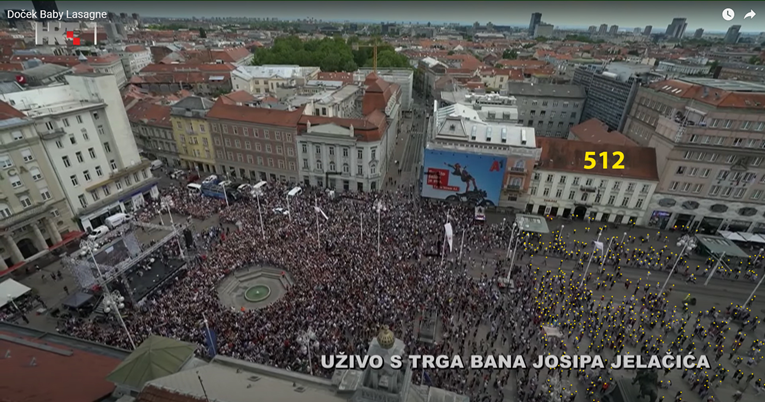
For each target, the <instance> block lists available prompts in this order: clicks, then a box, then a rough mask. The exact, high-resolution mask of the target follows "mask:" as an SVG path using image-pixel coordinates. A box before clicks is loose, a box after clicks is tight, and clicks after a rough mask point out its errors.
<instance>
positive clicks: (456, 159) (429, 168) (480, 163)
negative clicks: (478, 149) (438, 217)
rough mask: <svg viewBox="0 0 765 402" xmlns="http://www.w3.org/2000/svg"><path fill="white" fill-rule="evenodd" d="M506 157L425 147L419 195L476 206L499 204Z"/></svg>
mask: <svg viewBox="0 0 765 402" xmlns="http://www.w3.org/2000/svg"><path fill="white" fill-rule="evenodd" d="M505 162H506V159H505V158H503V157H499V156H489V155H478V154H471V153H467V152H453V151H441V150H433V149H426V150H425V160H424V164H423V171H424V173H425V183H424V184H423V186H422V196H423V197H428V198H438V199H442V200H448V201H460V202H464V203H468V204H474V205H480V206H492V205H497V204H499V195H500V192H501V191H502V182H503V180H504V176H505Z"/></svg>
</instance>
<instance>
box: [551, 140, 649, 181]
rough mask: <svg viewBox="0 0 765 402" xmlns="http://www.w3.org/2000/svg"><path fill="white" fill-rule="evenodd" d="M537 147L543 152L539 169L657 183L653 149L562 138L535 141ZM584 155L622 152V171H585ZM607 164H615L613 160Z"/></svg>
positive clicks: (597, 169)
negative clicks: (588, 153) (587, 153)
mask: <svg viewBox="0 0 765 402" xmlns="http://www.w3.org/2000/svg"><path fill="white" fill-rule="evenodd" d="M537 147H538V148H542V155H541V156H540V158H539V165H538V169H541V170H554V171H561V172H576V173H584V174H593V175H601V176H613V177H624V178H630V179H638V180H655V181H658V180H659V173H658V171H657V169H656V149H655V148H648V147H625V146H622V145H613V144H597V143H590V142H584V141H576V140H566V139H563V138H548V137H537ZM586 152H595V154H596V155H599V154H600V153H601V152H608V154H609V155H612V154H613V152H621V153H623V154H624V160H623V161H622V164H623V165H624V169H610V167H611V166H609V169H604V168H603V164H602V163H600V161H598V162H599V163H597V164H596V166H595V168H594V169H585V168H584V167H585V166H586V165H588V163H587V162H586V161H585V159H584V156H585V153H586ZM608 160H609V163H614V162H615V160H614V158H613V157H611V158H609V159H608Z"/></svg>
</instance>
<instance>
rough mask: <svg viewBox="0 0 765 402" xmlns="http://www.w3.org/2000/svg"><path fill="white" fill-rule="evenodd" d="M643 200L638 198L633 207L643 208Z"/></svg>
mask: <svg viewBox="0 0 765 402" xmlns="http://www.w3.org/2000/svg"><path fill="white" fill-rule="evenodd" d="M643 202H645V200H644V199H642V198H638V200H637V202H636V203H635V208H637V209H640V208H643Z"/></svg>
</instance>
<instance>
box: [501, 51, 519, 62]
mask: <svg viewBox="0 0 765 402" xmlns="http://www.w3.org/2000/svg"><path fill="white" fill-rule="evenodd" d="M502 58H503V59H507V60H515V59H517V58H518V52H516V51H515V50H513V49H507V50H505V51H504V52H502Z"/></svg>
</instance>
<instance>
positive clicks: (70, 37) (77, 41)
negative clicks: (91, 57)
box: [66, 31, 80, 46]
mask: <svg viewBox="0 0 765 402" xmlns="http://www.w3.org/2000/svg"><path fill="white" fill-rule="evenodd" d="M66 40H67V41H70V40H71V41H72V45H74V46H80V38H78V37H76V36H74V32H73V31H66Z"/></svg>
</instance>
